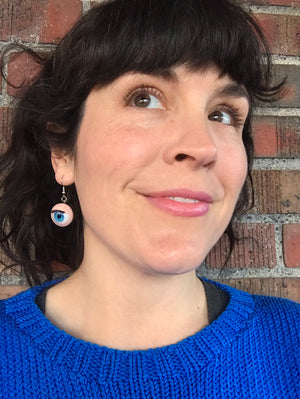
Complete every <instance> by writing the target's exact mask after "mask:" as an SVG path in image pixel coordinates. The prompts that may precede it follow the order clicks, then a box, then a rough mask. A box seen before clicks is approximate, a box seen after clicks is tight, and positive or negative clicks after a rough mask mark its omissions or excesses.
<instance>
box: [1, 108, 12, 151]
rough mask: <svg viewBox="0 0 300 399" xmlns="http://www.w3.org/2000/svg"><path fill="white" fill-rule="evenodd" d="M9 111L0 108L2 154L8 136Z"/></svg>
mask: <svg viewBox="0 0 300 399" xmlns="http://www.w3.org/2000/svg"><path fill="white" fill-rule="evenodd" d="M10 120H11V109H9V108H7V107H3V108H0V132H1V135H0V152H2V151H3V150H4V149H5V147H6V145H7V142H8V140H9V136H10Z"/></svg>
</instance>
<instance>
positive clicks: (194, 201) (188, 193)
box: [144, 189, 213, 217]
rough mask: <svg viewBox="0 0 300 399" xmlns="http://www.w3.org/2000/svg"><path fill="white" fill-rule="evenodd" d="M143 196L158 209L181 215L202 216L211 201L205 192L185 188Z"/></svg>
mask: <svg viewBox="0 0 300 399" xmlns="http://www.w3.org/2000/svg"><path fill="white" fill-rule="evenodd" d="M144 197H145V198H146V199H147V200H148V201H149V202H150V203H151V204H152V205H153V206H155V207H156V208H158V209H159V210H161V211H163V212H166V213H168V214H172V215H174V216H181V217H199V216H204V215H205V214H206V213H208V212H209V209H210V205H211V203H212V202H213V201H212V198H211V196H210V195H209V194H207V193H205V192H200V191H192V190H186V189H179V190H169V191H162V192H155V193H151V194H148V195H144Z"/></svg>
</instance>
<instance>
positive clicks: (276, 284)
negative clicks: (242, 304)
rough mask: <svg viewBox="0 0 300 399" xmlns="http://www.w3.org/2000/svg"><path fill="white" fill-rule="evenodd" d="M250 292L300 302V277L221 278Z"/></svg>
mask: <svg viewBox="0 0 300 399" xmlns="http://www.w3.org/2000/svg"><path fill="white" fill-rule="evenodd" d="M219 281H220V282H222V283H224V284H228V285H230V286H232V287H234V288H237V289H240V290H243V291H247V292H249V293H250V294H257V295H270V296H277V297H281V298H287V299H291V300H292V301H296V302H300V278H297V277H295V278H291V277H289V278H279V277H278V278H237V279H223V280H219Z"/></svg>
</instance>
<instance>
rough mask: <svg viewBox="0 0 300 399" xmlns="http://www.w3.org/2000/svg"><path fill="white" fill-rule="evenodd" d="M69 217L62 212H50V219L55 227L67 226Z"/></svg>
mask: <svg viewBox="0 0 300 399" xmlns="http://www.w3.org/2000/svg"><path fill="white" fill-rule="evenodd" d="M69 218H70V215H68V213H66V212H64V211H60V210H54V211H52V212H51V219H52V221H53V222H54V223H55V224H56V225H57V226H61V227H64V226H67V225H68V224H69Z"/></svg>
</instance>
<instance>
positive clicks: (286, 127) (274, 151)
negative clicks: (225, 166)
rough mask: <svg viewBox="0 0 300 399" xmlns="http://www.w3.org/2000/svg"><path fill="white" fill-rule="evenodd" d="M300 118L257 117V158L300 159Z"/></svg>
mask: <svg viewBox="0 0 300 399" xmlns="http://www.w3.org/2000/svg"><path fill="white" fill-rule="evenodd" d="M299 126H300V118H299V117H277V116H256V117H255V118H254V120H253V139H254V146H255V156H257V157H283V158H297V157H300V132H299Z"/></svg>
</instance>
